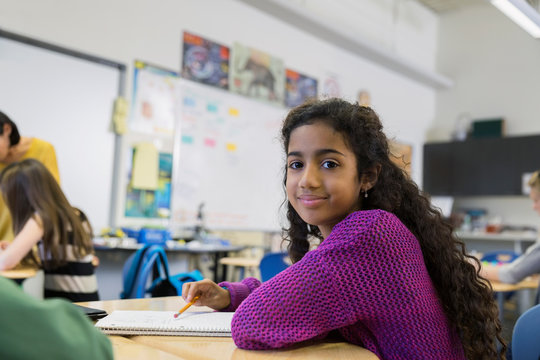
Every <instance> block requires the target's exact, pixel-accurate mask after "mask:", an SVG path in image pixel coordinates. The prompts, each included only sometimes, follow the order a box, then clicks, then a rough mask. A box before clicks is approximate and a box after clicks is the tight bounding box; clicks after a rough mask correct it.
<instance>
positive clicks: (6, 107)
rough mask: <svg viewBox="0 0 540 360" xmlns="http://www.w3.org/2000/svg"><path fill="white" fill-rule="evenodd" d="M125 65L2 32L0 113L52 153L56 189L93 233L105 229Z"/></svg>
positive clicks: (0, 37)
mask: <svg viewBox="0 0 540 360" xmlns="http://www.w3.org/2000/svg"><path fill="white" fill-rule="evenodd" d="M124 71H125V69H123V65H121V64H116V63H112V62H108V61H106V60H103V59H98V58H95V57H93V56H91V55H88V56H86V55H84V54H81V53H78V52H75V51H70V50H68V49H64V48H59V47H58V46H56V45H51V44H46V43H43V42H40V41H37V40H33V39H29V38H26V37H22V36H18V35H15V34H12V33H7V32H3V31H0V110H2V111H3V112H5V113H6V114H7V115H8V116H10V117H11V118H12V120H13V121H14V122H15V123H16V124H17V127H18V128H19V131H20V133H21V135H22V136H28V137H38V138H41V139H44V140H46V141H48V142H50V143H52V144H53V146H54V147H55V150H56V156H57V161H58V168H59V172H60V180H61V186H62V189H63V191H64V193H65V194H66V196H67V198H68V200H69V201H70V202H71V204H72V205H74V206H77V207H80V208H81V209H83V211H85V212H86V214H87V215H88V217H89V219H90V222H91V223H92V225H93V226H94V229H95V230H96V231H99V230H100V229H101V228H103V227H104V226H109V225H110V220H111V218H110V212H111V211H110V210H111V192H112V183H113V165H114V156H115V135H114V134H113V133H112V132H111V130H110V119H111V114H112V106H113V102H114V99H115V98H116V96H118V94H119V90H120V88H119V87H120V83H121V76H122V73H123V72H124Z"/></svg>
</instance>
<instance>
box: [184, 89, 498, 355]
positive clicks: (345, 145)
mask: <svg viewBox="0 0 540 360" xmlns="http://www.w3.org/2000/svg"><path fill="white" fill-rule="evenodd" d="M382 128H383V127H382V124H381V122H380V120H379V118H378V116H377V114H376V113H375V112H374V111H373V110H372V109H371V108H369V107H365V106H360V105H358V104H351V103H349V102H347V101H344V100H340V99H328V100H324V101H314V100H311V101H308V102H306V103H304V104H302V105H300V106H298V107H296V108H294V109H292V110H291V111H290V112H289V114H288V115H287V118H286V119H285V122H284V124H283V127H282V130H281V135H282V139H283V145H284V150H285V155H286V159H287V160H286V163H285V164H284V165H285V168H286V172H285V179H284V183H285V187H286V191H287V200H288V201H287V210H288V212H287V218H288V220H289V225H288V228H287V229H286V234H285V235H286V240H288V241H289V247H288V250H289V256H290V257H291V260H292V261H293V265H292V266H290V267H289V268H287V269H286V270H284V271H282V272H281V273H279V274H278V275H276V276H275V277H273V278H272V279H270V280H268V281H266V282H264V283H261V282H260V281H259V280H257V279H255V278H247V279H244V280H243V281H242V282H240V283H232V282H223V283H220V284H215V283H213V282H212V281H210V280H208V279H205V280H202V281H199V282H193V283H187V284H184V286H183V289H182V296H183V297H184V298H185V299H186V301H191V300H192V299H193V298H194V297H195V296H197V295H199V296H200V298H199V299H198V300H197V301H196V302H195V304H197V305H206V306H210V307H212V308H214V309H218V310H223V309H226V310H228V311H236V313H235V315H234V317H233V320H232V337H233V340H234V341H235V343H236V345H237V346H238V347H240V348H243V349H252V350H255V349H271V348H283V347H287V346H291V345H293V344H296V343H299V342H302V341H306V340H313V339H316V340H317V339H323V338H325V337H327V336H328V335H329V334H335V333H339V335H340V336H341V337H343V338H344V339H345V340H346V341H348V342H350V343H353V344H357V345H361V346H363V347H365V348H366V349H368V350H370V351H372V352H374V353H375V354H376V355H377V356H378V357H379V358H380V359H415V360H420V359H445V360H450V359H459V360H463V359H465V358H468V359H496V358H497V356H498V354H497V352H498V349H497V339H498V340H499V341H500V342H501V350H502V352H504V349H505V345H504V341H502V339H501V336H500V332H501V326H500V322H499V320H498V318H497V307H496V304H495V301H494V300H493V297H492V294H491V291H490V289H489V287H488V285H486V283H485V282H484V281H482V279H480V278H479V277H478V274H477V271H476V269H475V267H474V266H473V265H471V264H470V263H469V261H468V259H469V258H470V256H468V255H467V254H466V253H465V247H464V245H463V243H461V242H460V241H459V240H457V239H456V237H455V236H454V235H453V232H452V227H451V226H450V225H449V224H447V223H446V222H445V221H443V219H442V217H441V214H440V212H438V211H437V210H435V209H433V208H432V207H431V205H430V202H429V200H428V199H427V198H426V197H425V196H424V195H422V193H421V192H420V191H419V189H418V187H417V186H416V184H414V182H413V181H411V180H410V178H409V177H408V175H407V174H406V173H405V172H404V171H403V170H402V169H400V168H399V167H398V166H397V165H396V164H394V162H393V161H392V160H391V157H392V155H391V154H390V150H389V148H388V138H387V137H386V135H385V134H384V133H383V131H382ZM276 156H277V155H276ZM249 195H252V194H248V196H249ZM312 240H319V241H320V244H319V245H318V246H317V248H316V249H313V250H310V245H311V244H310V241H312ZM476 261H477V260H476ZM501 355H502V354H501Z"/></svg>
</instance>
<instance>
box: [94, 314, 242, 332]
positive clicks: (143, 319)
mask: <svg viewBox="0 0 540 360" xmlns="http://www.w3.org/2000/svg"><path fill="white" fill-rule="evenodd" d="M174 314H176V312H174V311H124V310H115V311H113V312H112V313H111V314H109V315H107V316H106V317H104V318H103V319H100V320H98V322H97V323H96V325H95V326H96V327H97V328H99V329H100V330H101V331H102V332H104V333H105V334H110V335H169V336H231V321H232V316H233V314H234V313H233V312H185V313H183V314H182V315H180V316H179V317H178V318H175V317H174Z"/></svg>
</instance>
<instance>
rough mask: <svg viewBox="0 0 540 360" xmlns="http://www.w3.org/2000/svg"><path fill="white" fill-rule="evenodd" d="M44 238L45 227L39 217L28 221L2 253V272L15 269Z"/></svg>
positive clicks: (0, 254) (0, 265)
mask: <svg viewBox="0 0 540 360" xmlns="http://www.w3.org/2000/svg"><path fill="white" fill-rule="evenodd" d="M42 237H43V227H42V226H41V219H40V218H39V217H38V215H35V216H34V217H31V218H30V219H28V221H27V222H26V224H24V226H23V228H22V230H21V231H20V232H19V233H18V234H17V235H16V236H15V239H14V240H13V242H12V243H11V245H9V246H8V247H7V248H6V249H5V250H3V251H2V252H0V270H9V269H12V268H14V267H15V266H16V265H17V264H18V263H19V262H20V261H21V260H22V258H24V256H25V255H26V254H28V252H30V251H31V250H32V248H33V247H34V245H36V244H37V243H38V242H39V240H41V238H42Z"/></svg>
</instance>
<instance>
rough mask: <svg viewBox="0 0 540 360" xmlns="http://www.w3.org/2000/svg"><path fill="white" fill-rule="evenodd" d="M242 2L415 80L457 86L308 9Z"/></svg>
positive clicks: (270, 1)
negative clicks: (332, 23)
mask: <svg viewBox="0 0 540 360" xmlns="http://www.w3.org/2000/svg"><path fill="white" fill-rule="evenodd" d="M239 1H241V2H243V3H245V4H246V5H249V6H252V7H255V8H257V9H259V10H261V11H263V12H265V13H267V14H269V15H272V16H274V17H276V18H278V19H279V20H281V21H284V22H286V23H288V24H289V25H291V26H294V27H296V28H298V29H300V30H303V31H305V32H307V33H309V34H312V35H314V36H316V37H317V38H319V39H321V40H324V41H327V42H329V43H332V44H335V45H336V46H339V47H341V48H342V49H344V50H347V51H350V52H352V53H354V54H356V55H359V56H361V57H363V58H365V59H367V60H370V61H373V62H374V63H376V64H378V65H381V66H383V67H385V68H387V69H390V70H393V71H396V72H398V73H400V74H402V75H404V76H407V77H409V78H410V79H412V80H415V81H418V82H420V83H423V84H425V85H428V86H431V87H433V88H436V89H446V88H450V87H452V86H453V81H452V80H451V79H449V78H447V77H445V76H443V75H441V74H438V73H435V72H431V71H426V70H424V69H422V68H421V67H419V66H417V65H416V64H413V63H412V62H410V61H408V60H406V59H403V58H401V57H399V56H397V55H396V54H394V53H391V52H390V51H388V50H387V49H385V48H382V47H379V46H375V45H374V44H372V43H369V42H367V41H365V40H362V39H360V38H359V37H358V36H357V35H355V36H353V35H351V34H349V33H347V32H345V31H341V30H339V29H336V27H335V25H331V24H330V23H326V22H325V20H324V19H321V18H318V17H315V16H314V15H312V14H310V13H308V12H307V11H306V10H305V9H303V8H301V7H300V6H298V5H295V4H294V3H290V2H288V1H287V0H264V1H253V0H239Z"/></svg>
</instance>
